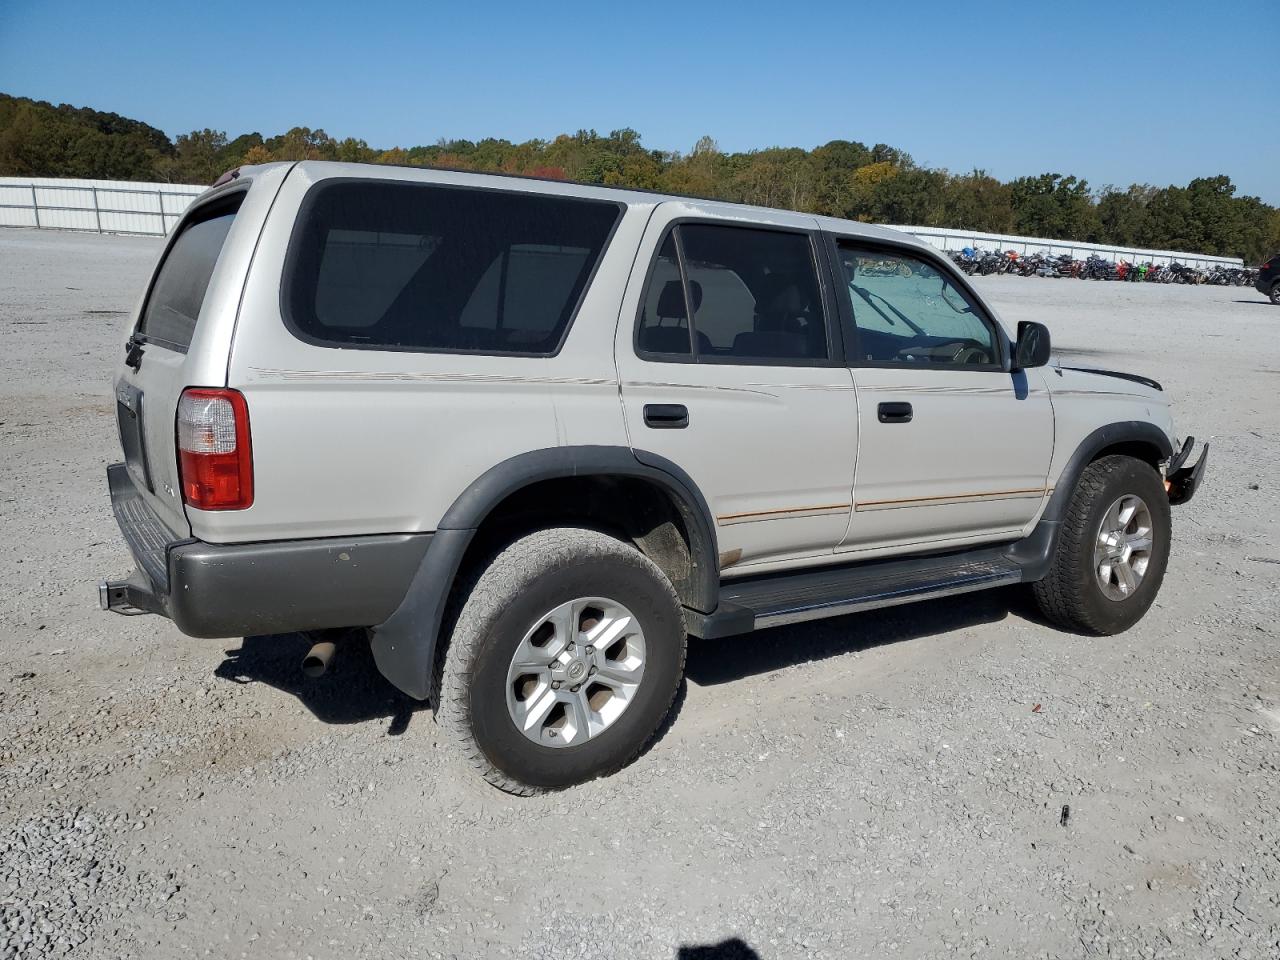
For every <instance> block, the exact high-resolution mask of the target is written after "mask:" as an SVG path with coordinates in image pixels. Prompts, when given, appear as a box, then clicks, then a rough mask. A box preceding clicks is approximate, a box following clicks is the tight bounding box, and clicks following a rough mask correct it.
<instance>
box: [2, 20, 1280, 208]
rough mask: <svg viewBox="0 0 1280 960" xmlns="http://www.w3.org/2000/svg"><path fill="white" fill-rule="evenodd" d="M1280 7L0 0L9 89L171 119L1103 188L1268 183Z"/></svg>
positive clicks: (1268, 187)
mask: <svg viewBox="0 0 1280 960" xmlns="http://www.w3.org/2000/svg"><path fill="white" fill-rule="evenodd" d="M1278 24H1280V0H1234V2H1232V3H1230V4H1226V3H1221V2H1219V3H1213V2H1203V3H1201V2H1191V0H1171V2H1167V3H1140V2H1135V3H1127V4H1116V3H1114V2H1112V3H1094V2H1091V0H1068V2H1067V3H1043V2H1040V3H1026V2H1015V3H1007V4H1006V3H975V2H973V0H951V2H934V0H915V2H903V0H879V2H862V0H842V2H832V3H828V2H804V0H774V2H773V3H758V2H755V0H736V2H727V3H715V4H712V3H698V2H696V0H686V2H682V3H668V2H666V0H646V2H643V3H634V4H616V5H611V4H609V3H607V2H601V0H596V2H593V3H578V2H565V3H555V2H549V0H543V2H541V3H530V2H524V3H505V2H498V0H489V2H476V0H472V2H464V3H451V4H436V3H431V2H428V0H419V2H392V0H359V2H353V0H349V2H343V3H338V2H332V0H312V2H308V3H306V4H300V3H299V4H287V3H272V2H270V0H260V2H255V3H216V2H210V0H203V2H200V3H184V2H182V0H170V2H168V3H149V2H141V0H113V2H111V3H105V2H102V0H95V2H68V0H0V92H5V93H10V94H15V95H19V96H27V97H32V98H35V99H38V100H49V101H52V102H54V103H60V102H65V103H71V104H75V105H77V106H89V107H94V108H96V109H99V110H107V111H114V112H116V113H120V114H123V115H125V116H128V117H133V118H135V119H139V120H143V121H146V122H147V123H150V124H152V125H153V126H156V127H159V128H160V129H162V130H164V131H165V132H166V133H168V134H169V135H170V136H174V135H177V134H179V133H184V132H187V131H190V130H192V129H197V128H205V127H211V128H213V129H215V130H225V131H226V132H227V134H228V135H229V136H231V137H235V136H236V135H238V134H240V133H244V132H250V131H258V132H260V133H262V134H264V135H267V136H270V135H273V134H276V133H283V132H284V131H285V130H287V129H288V128H290V127H294V126H307V127H312V128H321V129H323V130H324V131H325V132H326V133H328V134H330V135H332V136H335V137H338V138H343V137H348V136H351V137H357V138H360V139H363V140H366V141H368V143H369V144H370V145H371V146H374V147H379V148H388V147H393V146H402V147H409V146H413V145H415V144H429V143H434V142H436V141H437V140H439V139H441V138H450V139H453V138H462V139H469V140H477V139H481V138H484V137H488V136H494V137H504V138H507V139H509V140H513V141H521V140H526V139H530V138H534V137H539V138H548V139H549V138H551V137H554V136H555V135H556V134H558V133H562V132H570V133H571V132H573V131H576V130H578V129H591V128H594V129H596V130H599V131H600V132H602V133H606V132H608V131H610V130H614V129H619V128H622V127H631V128H633V129H635V130H637V131H639V132H640V134H641V136H642V138H643V143H644V144H645V146H647V147H650V148H657V149H663V150H680V151H688V150H689V149H691V148H692V146H693V144H694V143H695V142H696V141H697V139H698V138H699V137H701V136H703V135H704V134H709V135H710V136H712V137H713V138H715V140H716V141H717V142H718V143H719V145H720V147H721V149H724V150H746V149H751V148H755V147H768V146H801V147H806V148H812V147H815V146H818V145H820V144H822V143H825V142H827V141H829V140H833V139H846V140H860V141H862V142H864V143H866V144H868V145H871V144H874V143H887V144H889V145H891V146H894V147H897V148H899V149H902V150H905V151H907V152H908V153H910V154H911V155H912V157H913V158H914V159H915V160H916V161H917V162H918V163H922V164H925V165H927V166H933V167H945V168H947V169H949V170H952V171H953V172H963V171H968V170H971V169H974V168H980V169H984V170H986V171H987V172H989V173H991V174H993V175H995V176H998V177H1000V178H1002V179H1009V178H1011V177H1015V176H1021V175H1024V174H1038V173H1046V172H1054V173H1064V174H1075V175H1076V176H1080V177H1083V178H1084V179H1086V180H1088V181H1089V183H1090V186H1091V187H1093V188H1095V189H1101V188H1102V187H1104V186H1106V185H1109V184H1115V185H1121V186H1127V185H1128V184H1130V183H1135V182H1136V183H1150V184H1153V185H1155V186H1165V185H1168V184H1170V183H1175V184H1179V185H1181V184H1185V183H1187V182H1188V181H1189V180H1190V179H1191V178H1193V177H1197V176H1213V175H1216V174H1219V173H1225V174H1227V175H1228V176H1230V177H1231V178H1232V179H1233V181H1234V182H1235V183H1236V185H1237V187H1238V188H1239V192H1240V193H1242V194H1252V195H1255V196H1260V197H1262V198H1263V199H1264V200H1266V201H1267V202H1268V203H1272V204H1277V205H1280V56H1278V55H1277V53H1276V47H1275V38H1276V36H1277V26H1278Z"/></svg>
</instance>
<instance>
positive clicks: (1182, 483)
mask: <svg viewBox="0 0 1280 960" xmlns="http://www.w3.org/2000/svg"><path fill="white" fill-rule="evenodd" d="M1195 445H1196V438H1195V437H1187V439H1186V441H1184V442H1183V444H1182V447H1181V449H1179V450H1178V452H1177V453H1175V454H1174V455H1173V456H1172V457H1170V458H1169V465H1168V466H1167V467H1165V471H1164V486H1165V489H1166V490H1168V491H1169V502H1170V503H1171V504H1173V505H1174V506H1178V505H1179V504H1183V503H1187V502H1188V501H1190V500H1191V498H1192V497H1194V496H1195V493H1196V491H1197V490H1198V489H1200V481H1201V480H1202V478H1203V477H1204V468H1205V465H1206V464H1207V463H1208V462H1209V444H1207V443H1206V444H1205V445H1204V447H1203V448H1202V449H1201V451H1200V458H1199V459H1198V460H1197V461H1196V462H1195V464H1194V465H1193V466H1187V459H1188V458H1189V457H1190V456H1191V453H1192V451H1193V450H1194V449H1195Z"/></svg>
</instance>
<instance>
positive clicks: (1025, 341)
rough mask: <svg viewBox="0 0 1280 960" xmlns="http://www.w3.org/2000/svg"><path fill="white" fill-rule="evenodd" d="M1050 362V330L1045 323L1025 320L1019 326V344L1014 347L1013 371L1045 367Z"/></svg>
mask: <svg viewBox="0 0 1280 960" xmlns="http://www.w3.org/2000/svg"><path fill="white" fill-rule="evenodd" d="M1048 362H1049V328H1048V327H1046V326H1045V325H1044V324H1043V323H1032V322H1031V321H1030V320H1023V321H1022V322H1021V323H1019V324H1018V342H1017V343H1015V344H1014V345H1013V370H1014V372H1015V373H1016V372H1017V371H1019V370H1026V369H1027V368H1028V367H1043V366H1044V365H1045V364H1046V363H1048Z"/></svg>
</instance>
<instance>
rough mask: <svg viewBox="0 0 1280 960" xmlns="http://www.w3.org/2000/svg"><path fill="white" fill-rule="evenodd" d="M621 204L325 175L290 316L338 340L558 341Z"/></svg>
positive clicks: (532, 348)
mask: <svg viewBox="0 0 1280 960" xmlns="http://www.w3.org/2000/svg"><path fill="white" fill-rule="evenodd" d="M620 215H621V207H620V205H619V204H615V203H608V202H603V201H596V200H578V199H574V198H569V197H548V196H542V195H538V194H528V193H512V192H506V191H500V190H475V189H466V188H458V187H444V186H437V185H431V184H414V183H403V182H395V181H360V180H329V181H325V182H323V183H321V184H319V185H318V186H316V187H315V188H313V189H312V191H311V193H310V194H308V196H307V199H306V201H305V203H304V205H303V210H302V213H301V215H300V217H299V223H298V226H297V227H296V228H295V231H294V236H293V241H292V244H291V247H290V251H289V264H288V267H287V275H286V278H285V282H284V291H283V300H284V302H283V308H284V315H285V319H286V321H287V322H288V324H289V325H290V327H291V328H292V329H293V331H294V332H295V333H296V334H298V335H299V336H301V337H302V338H303V339H305V340H308V341H310V342H313V343H319V344H323V345H328V346H339V347H363V348H366V349H374V350H419V351H455V352H474V353H487V354H534V355H547V354H551V353H554V352H555V351H556V350H558V349H559V347H560V344H561V342H562V341H563V339H564V335H565V331H566V330H567V329H568V327H569V324H570V322H571V321H572V319H573V315H574V313H575V312H576V310H577V308H578V304H579V302H580V301H581V300H582V295H583V292H584V291H585V290H586V287H587V283H588V281H589V280H590V278H591V274H592V272H593V271H594V270H595V268H596V264H597V263H599V260H600V256H601V254H602V253H603V251H604V248H605V246H606V245H607V243H608V239H609V235H610V234H611V232H612V231H613V227H614V225H615V224H616V223H617V221H618V218H619V216H620Z"/></svg>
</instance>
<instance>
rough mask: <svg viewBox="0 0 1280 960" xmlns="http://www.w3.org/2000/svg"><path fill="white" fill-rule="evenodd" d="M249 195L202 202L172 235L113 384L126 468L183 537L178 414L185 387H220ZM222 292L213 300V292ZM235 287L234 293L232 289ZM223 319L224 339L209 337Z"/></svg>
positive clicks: (243, 191)
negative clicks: (232, 246) (231, 254)
mask: <svg viewBox="0 0 1280 960" xmlns="http://www.w3.org/2000/svg"><path fill="white" fill-rule="evenodd" d="M246 195H247V191H246V189H244V188H240V189H235V190H232V191H230V192H224V193H223V194H222V195H220V196H217V197H214V198H213V199H211V200H209V201H205V202H201V203H199V204H198V205H197V206H195V207H193V208H192V210H191V211H189V212H188V214H187V215H186V217H185V218H184V219H183V220H182V221H181V222H180V223H179V224H178V226H177V227H176V228H175V230H174V233H173V235H172V236H171V237H170V239H169V241H168V243H167V245H166V247H165V250H164V253H163V254H162V255H161V258H160V262H159V265H158V266H157V268H156V271H155V273H154V274H153V276H152V279H151V283H150V285H149V287H148V290H147V293H146V295H145V297H144V299H143V303H142V307H141V310H140V312H139V315H138V322H137V325H136V327H135V329H134V332H133V334H132V336H131V338H130V341H129V345H128V350H127V355H126V360H125V362H124V363H123V364H122V365H121V367H120V369H119V372H118V374H117V377H116V381H115V399H116V416H117V422H118V425H119V430H120V445H121V447H122V448H123V451H124V456H125V462H126V463H127V464H128V468H129V473H130V475H131V476H132V477H133V480H134V483H135V484H137V486H138V489H139V490H142V491H143V492H144V498H145V499H146V501H147V502H148V504H149V505H150V506H151V507H152V509H153V510H154V511H155V512H156V513H157V515H158V516H159V517H160V518H161V519H162V520H163V521H164V522H165V524H166V525H167V526H168V527H169V528H170V529H171V530H173V531H174V532H176V533H178V534H179V535H181V536H185V535H187V534H188V533H189V531H190V528H189V526H188V524H187V518H186V515H185V512H184V510H183V504H182V494H181V488H180V483H179V479H178V458H177V451H176V442H175V434H174V413H175V411H176V409H177V405H178V398H179V397H180V396H181V394H182V391H183V389H184V388H185V387H188V386H211V387H217V386H223V385H224V383H225V380H226V359H227V353H226V349H225V347H224V346H222V344H223V343H225V342H228V341H229V337H230V328H231V326H232V325H233V324H234V321H235V304H236V302H237V301H238V296H239V286H238V285H237V284H236V283H234V282H232V283H230V284H228V283H227V282H226V281H227V280H228V277H229V274H230V273H232V272H233V271H232V270H231V269H230V268H229V266H228V264H227V263H226V262H225V258H224V256H223V254H224V251H225V250H226V249H227V248H228V246H229V243H228V241H229V238H230V237H231V235H232V230H233V227H234V226H235V225H236V222H237V219H238V218H239V215H240V209H241V206H242V205H243V203H244V200H245V197H246ZM219 286H220V287H221V288H222V289H221V291H220V295H219V296H217V297H215V296H213V295H212V294H211V291H213V290H215V288H217V287H219ZM229 288H234V289H229ZM211 313H221V314H222V321H223V325H224V326H225V328H226V330H225V332H224V335H215V334H216V333H217V332H216V331H213V330H209V331H208V334H209V335H206V331H205V330H204V327H205V326H209V327H213V326H216V325H218V321H217V320H215V319H213V318H211V317H210V316H209V315H210V314H211Z"/></svg>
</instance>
